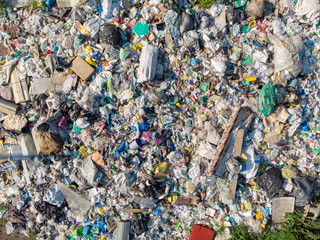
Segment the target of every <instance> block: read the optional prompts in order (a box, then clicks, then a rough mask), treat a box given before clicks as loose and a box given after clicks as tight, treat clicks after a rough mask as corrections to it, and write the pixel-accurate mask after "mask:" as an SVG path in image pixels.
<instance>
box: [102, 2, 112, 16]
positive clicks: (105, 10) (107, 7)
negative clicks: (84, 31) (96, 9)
mask: <svg viewBox="0 0 320 240" xmlns="http://www.w3.org/2000/svg"><path fill="white" fill-rule="evenodd" d="M101 5H102V13H101V17H102V18H106V19H111V17H112V0H103V2H102V3H101Z"/></svg>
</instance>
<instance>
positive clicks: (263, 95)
mask: <svg viewBox="0 0 320 240" xmlns="http://www.w3.org/2000/svg"><path fill="white" fill-rule="evenodd" d="M277 93H278V91H277V88H276V87H275V86H273V85H272V84H271V83H267V84H265V85H264V86H263V88H262V89H261V91H260V93H259V111H260V112H261V113H262V114H264V115H269V114H271V113H272V112H273V111H274V107H275V105H276V100H277Z"/></svg>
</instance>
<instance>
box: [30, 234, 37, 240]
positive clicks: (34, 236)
mask: <svg viewBox="0 0 320 240" xmlns="http://www.w3.org/2000/svg"><path fill="white" fill-rule="evenodd" d="M28 234H29V240H36V239H37V234H36V233H34V232H29V233H28Z"/></svg>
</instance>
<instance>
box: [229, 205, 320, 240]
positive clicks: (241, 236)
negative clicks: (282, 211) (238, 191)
mask: <svg viewBox="0 0 320 240" xmlns="http://www.w3.org/2000/svg"><path fill="white" fill-rule="evenodd" d="M303 214H304V212H303V211H296V212H294V213H288V214H286V216H285V219H286V222H285V223H284V224H278V225H277V226H276V227H275V230H272V229H271V227H270V226H267V227H266V229H265V230H264V231H263V232H262V233H260V234H258V235H254V234H253V233H252V232H249V231H248V227H246V226H245V225H243V224H242V225H239V226H234V227H231V229H230V232H231V235H232V238H231V239H232V240H305V239H308V240H318V239H320V220H319V218H317V219H313V218H312V217H311V216H310V215H308V216H307V217H306V218H305V219H303Z"/></svg>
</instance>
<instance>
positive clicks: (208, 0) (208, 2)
mask: <svg viewBox="0 0 320 240" xmlns="http://www.w3.org/2000/svg"><path fill="white" fill-rule="evenodd" d="M198 2H199V4H200V7H201V8H209V7H211V6H212V4H217V3H220V2H221V1H220V0H199V1H198Z"/></svg>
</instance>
